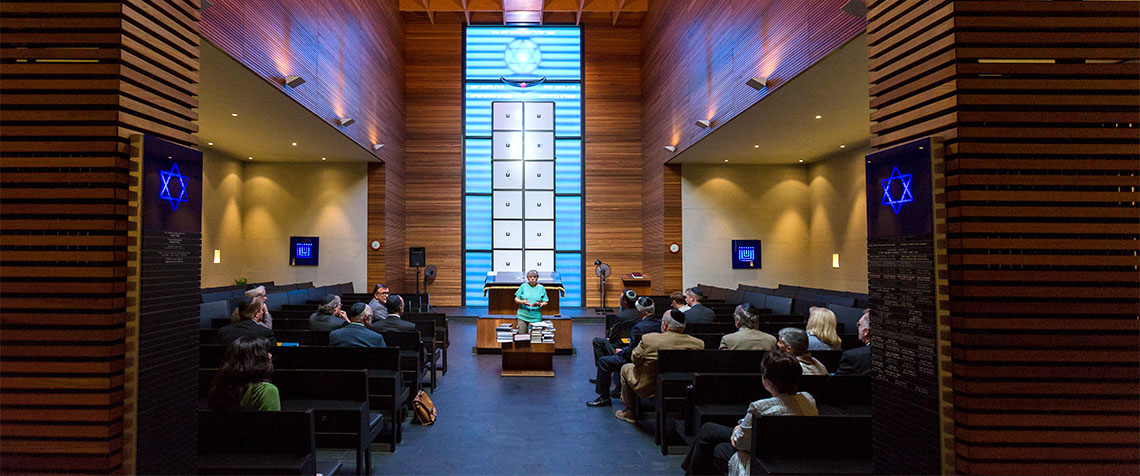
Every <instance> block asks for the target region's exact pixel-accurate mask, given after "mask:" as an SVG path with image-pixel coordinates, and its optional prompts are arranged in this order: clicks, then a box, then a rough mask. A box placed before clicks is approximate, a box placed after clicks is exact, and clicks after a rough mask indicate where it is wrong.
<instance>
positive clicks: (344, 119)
mask: <svg viewBox="0 0 1140 476" xmlns="http://www.w3.org/2000/svg"><path fill="white" fill-rule="evenodd" d="M337 122H340V125H342V126H345V127H348V126H350V125H352V123H354V122H356V119H353V118H351V117H342V118H340V119H339V120H338V121H337Z"/></svg>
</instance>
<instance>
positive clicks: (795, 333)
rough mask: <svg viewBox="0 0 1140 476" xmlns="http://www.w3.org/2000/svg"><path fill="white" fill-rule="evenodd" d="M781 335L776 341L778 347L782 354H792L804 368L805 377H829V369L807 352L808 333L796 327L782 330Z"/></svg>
mask: <svg viewBox="0 0 1140 476" xmlns="http://www.w3.org/2000/svg"><path fill="white" fill-rule="evenodd" d="M779 335H780V339H779V340H777V341H776V347H777V348H778V349H779V350H780V351H781V352H787V353H789V354H792V356H793V357H795V358H796V360H798V361H799V362H800V366H801V367H803V372H804V375H827V367H825V366H824V365H823V363H822V362H820V361H819V360H817V359H816V358H815V357H812V356H811V352H808V350H807V349H808V337H807V332H805V331H804V330H803V329H797V328H795V327H785V328H783V329H780V332H779Z"/></svg>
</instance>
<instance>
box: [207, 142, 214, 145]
mask: <svg viewBox="0 0 1140 476" xmlns="http://www.w3.org/2000/svg"><path fill="white" fill-rule="evenodd" d="M206 145H214V143H213V142H207V143H206Z"/></svg>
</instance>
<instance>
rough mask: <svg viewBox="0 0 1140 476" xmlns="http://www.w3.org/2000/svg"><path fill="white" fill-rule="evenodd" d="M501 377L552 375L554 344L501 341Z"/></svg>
mask: <svg viewBox="0 0 1140 476" xmlns="http://www.w3.org/2000/svg"><path fill="white" fill-rule="evenodd" d="M502 344H503V347H502V349H503V370H502V371H501V372H500V373H499V376H501V377H553V376H554V344H549V343H548V344H542V343H532V342H531V341H515V342H503V343H502Z"/></svg>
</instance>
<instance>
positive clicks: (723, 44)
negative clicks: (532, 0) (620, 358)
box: [641, 0, 922, 291]
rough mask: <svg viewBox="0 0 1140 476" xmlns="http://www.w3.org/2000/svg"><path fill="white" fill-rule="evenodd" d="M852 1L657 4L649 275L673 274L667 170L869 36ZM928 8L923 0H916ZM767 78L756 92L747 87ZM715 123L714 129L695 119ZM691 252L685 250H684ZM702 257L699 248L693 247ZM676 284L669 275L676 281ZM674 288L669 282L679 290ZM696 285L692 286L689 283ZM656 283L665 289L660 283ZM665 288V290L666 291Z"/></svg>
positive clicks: (649, 141)
mask: <svg viewBox="0 0 1140 476" xmlns="http://www.w3.org/2000/svg"><path fill="white" fill-rule="evenodd" d="M846 3H847V1H846V0H824V1H807V0H795V1H788V0H783V1H776V0H710V1H700V2H666V1H661V2H651V3H650V5H649V11H648V12H647V13H646V15H645V20H644V23H643V25H642V38H641V40H642V65H643V69H642V84H644V85H645V91H644V93H643V94H642V107H643V111H642V114H643V123H644V124H645V125H646V127H645V129H644V131H643V134H642V151H643V158H644V160H645V166H644V167H643V168H642V182H643V183H644V187H645V191H646V193H645V194H644V199H643V203H642V219H643V221H644V222H645V225H646V228H645V231H644V233H645V237H644V238H643V240H642V246H643V248H644V258H643V260H644V261H645V263H646V270H645V272H646V273H647V274H649V275H651V276H655V277H656V276H669V275H675V274H676V273H678V272H679V269H680V268H679V266H680V264H679V263H677V264H676V265H675V267H674V268H668V267H667V265H666V263H668V262H670V260H672V259H678V260H679V259H680V258H679V256H676V255H674V256H667V255H668V251H667V250H666V246H667V244H668V243H670V242H672V241H677V242H678V243H680V236H677V237H676V239H667V238H666V237H665V233H666V229H665V226H664V222H665V218H664V217H663V216H662V213H665V206H664V202H663V201H664V200H665V197H664V196H662V195H661V193H660V189H661V188H662V184H663V182H662V179H663V178H664V175H663V174H662V171H661V170H660V168H661V165H662V164H664V163H666V162H668V161H669V160H670V159H671V158H672V157H673V156H674V153H672V152H667V151H665V150H664V149H663V148H662V147H663V146H666V145H674V146H676V147H677V150H678V151H682V150H684V149H686V148H688V147H689V146H691V145H693V144H694V143H695V142H696V141H698V140H700V139H701V138H703V137H704V136H705V135H706V134H708V133H709V132H712V131H713V130H715V129H716V128H717V127H719V126H720V125H722V124H724V123H726V122H728V121H729V120H731V119H732V118H734V117H736V115H738V114H740V112H742V111H743V110H744V109H747V108H748V107H749V106H751V105H753V104H755V103H756V102H757V101H760V100H762V99H763V98H764V97H765V96H767V95H768V94H769V93H771V92H772V91H774V90H776V89H777V88H779V87H780V86H781V85H782V84H784V83H786V82H787V81H789V80H791V79H792V78H793V77H795V76H796V75H797V74H799V73H801V72H803V71H804V70H805V69H807V68H808V67H810V66H811V65H812V64H814V63H815V62H816V61H819V60H820V59H821V58H823V57H824V56H826V55H827V54H828V53H831V52H832V51H834V50H835V49H836V48H838V47H839V46H842V45H843V44H845V43H847V42H848V41H850V40H851V39H853V38H855V37H856V36H858V35H859V34H860V33H862V32H863V30H864V28H865V26H866V21H865V20H863V19H862V18H856V17H853V16H851V15H848V14H847V13H844V12H843V11H842V10H841V8H842V7H843V5H844V4H846ZM916 3H922V2H916ZM753 76H765V77H768V78H769V80H768V87H767V88H765V89H764V90H762V91H757V90H755V89H752V88H751V87H749V86H747V85H746V84H745V82H746V81H747V80H748V79H749V78H751V77H753ZM698 119H709V120H711V121H712V127H710V128H709V129H700V128H698V127H697V126H695V125H694V124H693V123H694V122H695V121H697V120H698ZM682 248H684V245H683V244H682ZM688 251H689V252H693V251H695V250H688ZM667 279H668V278H667ZM675 284H676V283H672V282H671V283H670V284H669V285H670V286H672V285H675ZM686 284H688V283H686ZM654 286H655V288H654V289H657V288H656V286H657V284H655V285H654ZM662 291H664V290H662Z"/></svg>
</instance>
